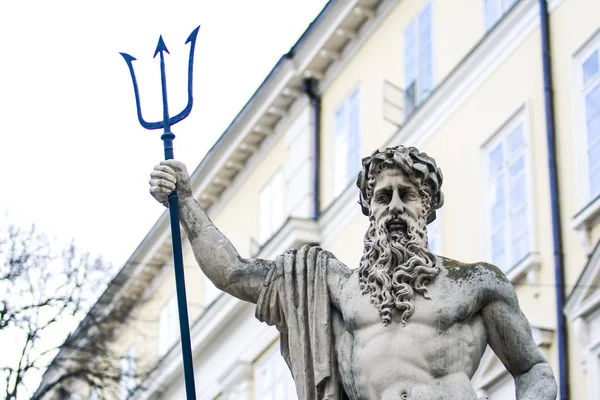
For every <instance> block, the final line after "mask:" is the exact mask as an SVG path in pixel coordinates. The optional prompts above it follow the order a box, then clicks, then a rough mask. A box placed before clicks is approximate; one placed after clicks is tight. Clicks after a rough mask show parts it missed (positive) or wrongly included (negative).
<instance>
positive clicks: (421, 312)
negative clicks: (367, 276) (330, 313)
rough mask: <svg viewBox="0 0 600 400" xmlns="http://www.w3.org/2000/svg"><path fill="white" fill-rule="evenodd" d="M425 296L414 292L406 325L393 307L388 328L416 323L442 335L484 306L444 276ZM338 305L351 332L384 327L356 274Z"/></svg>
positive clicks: (476, 297)
mask: <svg viewBox="0 0 600 400" xmlns="http://www.w3.org/2000/svg"><path fill="white" fill-rule="evenodd" d="M428 295H429V299H427V298H425V297H423V296H422V295H421V294H418V293H415V296H414V298H413V299H412V301H411V304H412V306H413V307H414V313H413V314H412V315H411V316H410V317H409V318H408V320H407V324H406V326H403V325H402V322H401V318H400V317H401V313H400V311H399V310H398V309H396V308H395V307H394V306H392V307H391V315H392V322H391V324H390V325H400V328H408V327H409V326H410V325H411V324H419V325H424V326H430V327H433V328H435V330H436V331H437V332H438V333H443V332H444V331H446V330H447V329H449V328H451V327H452V326H454V325H455V324H457V323H468V321H469V320H471V319H472V318H473V316H475V315H476V314H478V313H479V311H480V310H481V307H482V306H483V304H482V301H481V296H479V295H478V294H477V293H476V292H475V291H473V289H472V288H471V287H469V286H465V285H458V284H457V283H456V282H454V281H452V280H449V279H446V277H445V276H444V274H441V276H438V277H437V278H436V280H435V281H434V282H432V283H431V284H430V285H429V286H428ZM339 304H340V311H341V314H342V318H343V320H344V325H345V328H346V330H348V331H349V332H350V333H352V332H354V331H356V330H361V329H365V328H369V327H372V326H379V325H381V326H382V327H384V326H383V322H382V319H381V316H380V315H379V312H378V310H377V308H376V306H375V305H374V304H372V303H371V299H370V296H369V295H366V294H362V293H361V290H360V288H359V284H358V278H357V275H353V276H352V278H351V279H350V281H349V282H348V284H347V285H346V287H345V290H344V292H343V293H342V299H341V301H340V302H339ZM384 328H385V327H384ZM388 328H389V327H388ZM405 330H406V329H405Z"/></svg>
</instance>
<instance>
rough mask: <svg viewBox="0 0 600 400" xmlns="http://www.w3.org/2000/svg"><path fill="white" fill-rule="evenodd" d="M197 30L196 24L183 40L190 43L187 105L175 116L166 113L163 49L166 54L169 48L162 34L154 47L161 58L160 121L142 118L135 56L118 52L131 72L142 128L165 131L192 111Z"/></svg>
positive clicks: (198, 28)
mask: <svg viewBox="0 0 600 400" xmlns="http://www.w3.org/2000/svg"><path fill="white" fill-rule="evenodd" d="M199 30H200V27H199V26H198V27H197V28H196V29H194V30H193V31H192V33H190V36H188V38H187V40H186V41H185V44H188V43H190V57H189V61H188V102H187V105H186V106H185V108H184V109H183V111H181V112H180V113H179V114H177V115H176V116H174V117H172V118H170V117H169V115H168V106H167V101H166V94H167V83H166V77H165V65H164V56H163V51H166V52H167V53H168V54H170V53H169V50H167V47H166V46H165V43H164V41H163V39H162V36H161V37H160V38H159V40H158V45H157V47H156V51H155V52H154V56H155V57H156V54H158V53H160V58H161V65H160V73H161V86H162V93H163V120H162V121H158V122H147V121H146V120H145V119H144V117H143V116H142V107H141V103H140V93H139V89H138V84H137V79H136V77H135V71H134V69H133V61H135V60H136V58H135V57H133V56H131V55H129V54H127V53H120V54H121V55H122V56H123V58H124V59H125V62H126V63H127V66H128V67H129V73H130V74H131V80H132V82H133V91H134V93H135V105H136V109H137V116H138V120H139V121H140V124H141V125H142V126H143V127H144V128H146V129H150V130H152V129H161V128H165V132H168V131H169V127H170V126H171V125H174V124H176V123H178V122H179V121H181V120H183V119H184V118H185V117H187V116H188V115H189V114H190V111H192V105H193V104H194V98H193V90H192V89H193V77H194V74H193V71H194V50H195V48H196V39H197V36H198V31H199ZM165 108H166V111H167V113H166V114H165V113H164V111H165Z"/></svg>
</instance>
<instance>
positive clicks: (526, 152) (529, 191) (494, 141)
mask: <svg viewBox="0 0 600 400" xmlns="http://www.w3.org/2000/svg"><path fill="white" fill-rule="evenodd" d="M529 115H530V113H529V108H528V107H527V105H524V106H522V107H520V108H519V109H518V110H517V111H516V112H515V113H514V114H513V115H512V116H511V117H510V118H508V120H507V121H506V122H505V123H504V124H502V125H501V126H500V128H499V129H497V130H496V131H495V132H494V133H493V134H492V135H491V136H490V137H489V138H488V139H487V140H486V141H485V142H484V143H483V144H482V146H481V154H482V174H481V179H482V182H483V183H482V191H483V199H484V201H483V202H482V204H483V205H484V206H483V208H482V212H483V218H482V221H483V225H484V229H483V231H484V234H483V235H482V239H483V246H482V248H483V249H484V259H485V260H488V261H489V262H491V263H493V258H492V245H491V240H492V236H491V206H492V205H491V187H490V182H491V178H492V177H491V176H490V172H489V169H490V164H489V155H490V152H491V151H492V150H493V149H494V148H495V147H496V146H497V145H498V144H499V143H500V142H505V143H506V141H507V137H508V135H509V134H510V133H512V132H514V130H515V129H516V128H517V127H518V126H519V125H522V132H523V141H524V146H525V148H524V149H523V150H522V151H523V156H524V164H523V173H524V180H525V185H526V188H525V203H526V207H527V208H526V220H527V239H528V242H529V243H528V244H529V246H528V249H527V251H526V253H525V254H524V255H523V257H521V258H520V259H518V260H514V261H513V260H512V255H513V251H514V249H513V245H512V235H511V228H512V227H511V225H510V203H509V201H510V200H508V197H507V206H506V212H507V214H506V216H505V219H504V221H505V226H506V228H505V229H506V233H505V234H504V245H505V250H504V251H505V253H506V255H505V262H506V263H507V264H506V265H505V266H501V265H497V267H498V268H500V269H501V270H502V272H504V274H506V275H511V276H512V275H513V274H512V272H513V271H514V270H515V269H519V270H520V269H527V267H529V266H530V265H529V264H531V266H533V264H536V263H537V258H536V257H535V255H536V254H537V249H538V245H537V241H536V238H537V235H536V232H535V228H536V225H535V218H536V217H535V209H534V208H533V207H532V205H533V204H536V203H535V193H534V190H533V189H534V188H533V181H534V180H533V163H532V159H533V148H532V146H531V143H532V136H531V127H530V118H529ZM502 168H503V169H504V170H505V173H506V172H507V170H506V160H504V159H503V166H502ZM509 177H510V176H507V177H505V184H508V185H509V184H510V181H509ZM504 192H505V194H506V195H510V188H509V187H506V188H505V191H504ZM524 263H526V264H528V265H523V264H524Z"/></svg>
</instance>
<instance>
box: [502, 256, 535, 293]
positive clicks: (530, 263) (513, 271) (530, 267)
mask: <svg viewBox="0 0 600 400" xmlns="http://www.w3.org/2000/svg"><path fill="white" fill-rule="evenodd" d="M541 265H542V258H541V257H540V254H539V253H537V252H534V253H529V254H528V255H527V256H526V257H525V258H523V259H522V260H521V261H520V262H519V263H518V264H517V265H515V266H514V267H512V268H510V269H509V270H507V271H506V272H505V275H506V277H507V278H508V279H509V280H510V281H511V282H512V283H513V284H515V283H516V282H518V281H520V280H521V279H523V278H524V277H525V278H527V283H528V284H529V285H530V286H531V287H532V288H533V290H534V295H535V296H536V297H537V296H539V294H540V292H539V286H540V279H539V278H540V277H539V271H540V267H541Z"/></svg>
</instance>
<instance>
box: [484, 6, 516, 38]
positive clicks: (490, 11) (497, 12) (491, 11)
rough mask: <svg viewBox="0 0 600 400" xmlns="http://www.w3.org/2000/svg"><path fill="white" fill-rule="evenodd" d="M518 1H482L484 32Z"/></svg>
mask: <svg viewBox="0 0 600 400" xmlns="http://www.w3.org/2000/svg"><path fill="white" fill-rule="evenodd" d="M517 1H518V0H483V8H484V14H485V30H486V31H489V30H490V29H492V28H493V27H494V25H496V23H497V22H498V21H499V20H500V18H502V16H503V15H504V14H506V12H507V11H508V10H510V8H511V7H512V6H513V5H514V4H515V3H516V2H517Z"/></svg>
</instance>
